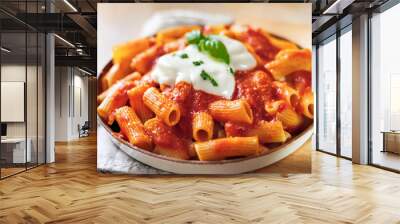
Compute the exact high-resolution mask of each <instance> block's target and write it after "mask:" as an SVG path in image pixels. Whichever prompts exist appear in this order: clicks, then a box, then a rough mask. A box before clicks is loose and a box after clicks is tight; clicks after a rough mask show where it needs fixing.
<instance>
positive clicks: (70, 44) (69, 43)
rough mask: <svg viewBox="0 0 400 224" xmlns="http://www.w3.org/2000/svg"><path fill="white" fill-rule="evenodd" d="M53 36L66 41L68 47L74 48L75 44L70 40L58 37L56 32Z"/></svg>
mask: <svg viewBox="0 0 400 224" xmlns="http://www.w3.org/2000/svg"><path fill="white" fill-rule="evenodd" d="M54 36H55V37H57V38H58V39H59V40H61V41H62V42H64V43H66V44H67V45H69V46H70V47H73V48H75V45H73V44H72V43H71V42H69V41H68V40H66V39H64V38H62V37H60V36H59V35H58V34H54Z"/></svg>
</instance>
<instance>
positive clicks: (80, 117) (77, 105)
mask: <svg viewBox="0 0 400 224" xmlns="http://www.w3.org/2000/svg"><path fill="white" fill-rule="evenodd" d="M55 74H56V83H55V86H56V88H55V89H56V91H55V125H56V126H55V129H56V133H55V141H70V140H73V139H77V138H79V133H78V124H79V125H83V124H84V122H85V121H87V120H88V117H89V116H88V105H89V103H88V77H86V76H84V74H83V73H82V72H80V71H79V70H77V69H76V68H72V67H56V73H55Z"/></svg>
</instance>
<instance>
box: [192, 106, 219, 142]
mask: <svg viewBox="0 0 400 224" xmlns="http://www.w3.org/2000/svg"><path fill="white" fill-rule="evenodd" d="M192 129H193V138H194V140H196V141H198V142H203V141H207V140H210V139H211V138H212V137H213V130H214V120H213V119H212V117H211V115H210V114H208V113H207V112H198V113H196V114H194V116H193V122H192Z"/></svg>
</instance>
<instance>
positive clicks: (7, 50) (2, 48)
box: [0, 47, 11, 53]
mask: <svg viewBox="0 0 400 224" xmlns="http://www.w3.org/2000/svg"><path fill="white" fill-rule="evenodd" d="M0 49H1V50H2V51H4V52H6V53H10V52H11V50H9V49H7V48H5V47H1V48H0Z"/></svg>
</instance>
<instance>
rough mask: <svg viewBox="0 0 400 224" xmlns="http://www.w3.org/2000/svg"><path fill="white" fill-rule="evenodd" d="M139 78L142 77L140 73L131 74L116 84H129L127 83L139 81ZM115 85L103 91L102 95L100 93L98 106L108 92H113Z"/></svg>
mask: <svg viewBox="0 0 400 224" xmlns="http://www.w3.org/2000/svg"><path fill="white" fill-rule="evenodd" d="M141 77H142V76H141V75H140V73H138V72H134V73H132V74H130V75H127V76H125V77H124V78H123V79H121V80H120V81H118V82H129V81H134V80H138V79H140V78H141ZM118 82H117V83H118ZM117 83H115V84H113V85H112V86H111V87H110V88H108V89H106V90H104V91H103V92H102V93H100V94H99V95H98V96H97V103H98V104H100V103H101V102H103V100H104V99H105V98H106V97H107V95H108V94H109V93H110V92H112V91H114V90H115V89H116V88H118V85H117Z"/></svg>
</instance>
